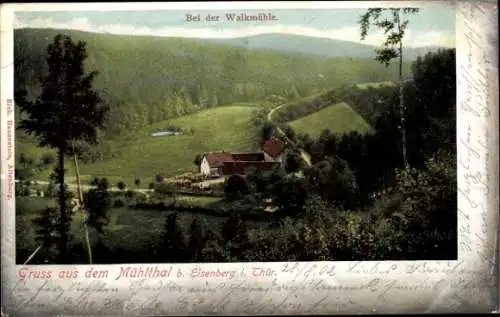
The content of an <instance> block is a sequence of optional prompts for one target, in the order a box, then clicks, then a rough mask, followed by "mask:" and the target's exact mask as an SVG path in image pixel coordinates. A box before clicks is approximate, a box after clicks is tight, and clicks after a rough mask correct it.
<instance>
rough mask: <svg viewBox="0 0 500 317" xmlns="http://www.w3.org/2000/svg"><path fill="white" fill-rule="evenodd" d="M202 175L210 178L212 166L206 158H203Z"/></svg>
mask: <svg viewBox="0 0 500 317" xmlns="http://www.w3.org/2000/svg"><path fill="white" fill-rule="evenodd" d="M200 173H201V174H202V175H203V176H206V177H208V176H210V164H208V160H207V157H206V156H205V157H203V160H201V164H200Z"/></svg>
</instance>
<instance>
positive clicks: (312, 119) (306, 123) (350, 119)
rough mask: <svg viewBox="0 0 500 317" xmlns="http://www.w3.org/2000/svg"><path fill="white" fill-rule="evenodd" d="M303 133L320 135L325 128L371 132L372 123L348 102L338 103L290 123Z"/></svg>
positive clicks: (344, 131) (333, 130) (337, 130)
mask: <svg viewBox="0 0 500 317" xmlns="http://www.w3.org/2000/svg"><path fill="white" fill-rule="evenodd" d="M289 124H290V126H291V127H292V128H293V129H294V130H296V131H297V132H301V133H308V134H309V135H311V136H312V137H318V136H319V135H320V134H321V132H323V131H324V130H325V129H330V130H331V132H332V133H338V134H341V133H349V132H350V131H358V132H360V133H366V132H370V131H371V130H372V128H371V127H370V125H369V124H368V123H367V122H366V121H365V120H364V119H363V118H362V117H361V116H360V115H359V114H357V113H356V112H355V111H354V110H353V109H352V108H351V107H350V106H349V105H347V104H346V103H343V102H342V103H338V104H335V105H332V106H329V107H327V108H325V109H322V110H320V111H318V112H315V113H313V114H311V115H308V116H305V117H302V118H300V119H298V120H295V121H292V122H290V123H289Z"/></svg>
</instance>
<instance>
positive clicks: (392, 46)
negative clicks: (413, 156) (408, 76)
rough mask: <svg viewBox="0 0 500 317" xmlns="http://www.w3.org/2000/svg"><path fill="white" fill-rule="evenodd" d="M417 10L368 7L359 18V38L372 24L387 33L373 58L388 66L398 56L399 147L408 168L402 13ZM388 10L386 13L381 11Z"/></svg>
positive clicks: (406, 24)
mask: <svg viewBox="0 0 500 317" xmlns="http://www.w3.org/2000/svg"><path fill="white" fill-rule="evenodd" d="M418 11H419V9H417V8H391V9H381V8H373V9H368V10H367V11H366V13H365V14H363V15H362V16H361V18H360V20H359V24H360V27H361V39H362V40H364V39H365V38H366V36H367V35H368V29H369V28H370V25H371V24H373V25H375V26H376V27H378V28H380V29H382V30H383V31H384V34H386V35H387V38H386V40H385V42H384V43H383V44H382V48H379V49H376V50H375V51H376V53H377V56H376V58H375V60H377V61H379V62H380V63H383V64H385V65H386V66H389V63H390V62H391V60H393V59H394V58H399V114H400V121H401V122H400V127H399V128H400V130H401V147H402V156H403V166H404V167H405V168H409V165H408V160H407V157H406V156H407V153H406V150H407V148H406V130H405V115H406V113H405V103H404V99H403V38H404V35H405V32H406V28H407V27H408V23H409V21H408V20H404V18H403V16H404V15H411V14H415V13H417V12H418ZM385 12H388V13H389V14H388V15H383V13H385Z"/></svg>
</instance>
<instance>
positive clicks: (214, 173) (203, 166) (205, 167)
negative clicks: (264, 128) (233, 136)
mask: <svg viewBox="0 0 500 317" xmlns="http://www.w3.org/2000/svg"><path fill="white" fill-rule="evenodd" d="M284 151H285V145H284V144H283V143H282V142H281V141H279V140H277V139H270V140H268V141H266V142H265V143H264V145H263V147H262V151H261V152H256V153H229V152H225V151H222V152H210V153H206V154H205V155H204V156H203V159H202V160H201V163H200V173H201V174H202V175H204V176H205V177H222V176H229V175H233V174H240V175H244V174H246V172H247V171H248V169H249V168H257V169H259V170H262V171H269V170H272V169H273V168H274V167H277V166H281V162H282V161H283V156H284Z"/></svg>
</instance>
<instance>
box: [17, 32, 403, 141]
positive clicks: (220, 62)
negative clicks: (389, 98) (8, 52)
mask: <svg viewBox="0 0 500 317" xmlns="http://www.w3.org/2000/svg"><path fill="white" fill-rule="evenodd" d="M57 32H58V31H57V30H50V29H19V30H15V36H14V41H15V43H14V54H15V68H16V71H15V86H16V87H19V88H26V89H27V90H28V97H31V98H32V97H34V96H36V95H38V94H39V92H40V86H39V77H40V75H41V74H44V73H45V72H46V63H45V49H46V46H47V45H48V44H49V43H50V41H51V40H52V39H53V38H54V36H55V35H56V34H57ZM66 33H67V34H68V35H70V36H71V37H72V38H73V39H74V40H82V41H85V42H87V43H88V52H89V56H88V58H87V59H86V61H85V67H86V69H87V70H89V71H91V70H97V71H99V76H97V77H96V79H95V83H94V86H95V88H96V89H97V90H98V91H99V92H100V94H101V96H102V98H103V100H104V101H105V102H106V103H107V104H108V105H110V112H109V113H108V119H107V120H106V125H105V129H104V131H102V133H105V135H103V136H102V139H103V140H105V139H110V138H114V137H117V136H123V134H124V133H132V132H133V131H136V130H137V129H139V128H140V127H142V126H144V125H147V124H151V123H154V122H157V121H162V120H165V119H169V118H173V117H179V116H183V115H186V114H190V113H194V112H197V111H199V110H202V109H208V108H211V107H217V106H221V105H230V104H232V103H234V102H252V103H257V104H258V102H259V101H264V100H265V99H266V98H268V97H269V96H271V95H279V96H282V97H284V98H286V99H287V100H295V99H299V98H301V97H306V96H309V95H312V94H314V93H317V92H319V91H323V90H330V89H332V88H334V87H336V86H339V85H351V84H356V83H360V82H381V81H394V80H396V78H397V69H396V67H394V66H393V65H391V67H389V68H387V69H386V68H385V67H384V65H381V64H379V63H377V62H376V61H374V60H372V59H362V58H350V57H335V58H326V57H318V56H304V55H300V54H293V53H290V54H285V53H280V52H267V51H265V50H249V49H246V48H241V47H234V46H229V45H223V44H216V43H210V42H207V41H201V40H196V39H187V38H162V37H142V36H117V35H111V34H96V33H87V32H80V31H67V32H66ZM409 73H410V64H409V63H405V74H409ZM18 117H20V116H18Z"/></svg>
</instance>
